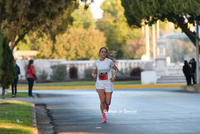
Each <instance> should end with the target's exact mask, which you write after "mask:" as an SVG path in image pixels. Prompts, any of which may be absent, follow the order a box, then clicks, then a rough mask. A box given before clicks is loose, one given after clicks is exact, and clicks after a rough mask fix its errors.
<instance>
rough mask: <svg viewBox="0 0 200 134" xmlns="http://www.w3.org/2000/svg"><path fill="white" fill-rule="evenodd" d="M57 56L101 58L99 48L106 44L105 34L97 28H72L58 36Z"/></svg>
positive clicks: (78, 58) (81, 58)
mask: <svg viewBox="0 0 200 134" xmlns="http://www.w3.org/2000/svg"><path fill="white" fill-rule="evenodd" d="M56 40H57V41H56V45H55V46H56V47H55V49H56V51H57V53H56V54H58V55H55V56H54V57H55V58H64V59H67V60H84V59H87V60H88V59H90V60H95V59H97V58H99V48H101V47H105V46H106V38H105V37H104V34H103V33H102V32H100V31H99V30H95V29H91V28H89V29H74V28H70V29H68V30H67V32H66V33H65V34H63V35H58V36H56Z"/></svg>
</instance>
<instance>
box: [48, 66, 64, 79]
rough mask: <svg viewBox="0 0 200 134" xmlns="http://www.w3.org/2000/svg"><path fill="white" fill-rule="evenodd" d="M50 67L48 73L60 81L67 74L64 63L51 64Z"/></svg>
mask: <svg viewBox="0 0 200 134" xmlns="http://www.w3.org/2000/svg"><path fill="white" fill-rule="evenodd" d="M51 69H53V72H52V75H50V77H51V79H53V80H59V81H62V80H64V79H65V77H66V75H67V70H66V66H65V65H62V64H60V65H52V66H51Z"/></svg>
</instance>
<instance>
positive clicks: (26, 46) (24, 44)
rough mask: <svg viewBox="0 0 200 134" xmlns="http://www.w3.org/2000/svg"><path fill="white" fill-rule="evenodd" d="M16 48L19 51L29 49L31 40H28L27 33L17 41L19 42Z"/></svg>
mask: <svg viewBox="0 0 200 134" xmlns="http://www.w3.org/2000/svg"><path fill="white" fill-rule="evenodd" d="M16 40H17V38H16ZM17 50H19V51H27V50H31V40H30V38H29V36H28V34H26V35H25V36H24V38H23V39H22V40H20V41H19V43H18V45H17Z"/></svg>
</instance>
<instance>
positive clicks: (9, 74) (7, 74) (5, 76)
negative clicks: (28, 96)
mask: <svg viewBox="0 0 200 134" xmlns="http://www.w3.org/2000/svg"><path fill="white" fill-rule="evenodd" d="M0 46H1V48H2V49H1V51H0V52H1V53H0V55H1V56H2V61H1V64H0V68H1V75H0V84H1V86H3V87H5V88H9V85H10V84H12V83H13V81H14V79H15V77H16V72H15V66H14V64H13V60H14V57H13V55H12V52H11V50H10V48H9V46H8V43H7V42H6V40H5V38H4V37H3V35H2V34H1V33H0Z"/></svg>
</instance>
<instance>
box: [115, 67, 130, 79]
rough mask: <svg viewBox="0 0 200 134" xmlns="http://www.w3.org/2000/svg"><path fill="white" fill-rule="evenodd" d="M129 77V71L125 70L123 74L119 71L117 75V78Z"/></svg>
mask: <svg viewBox="0 0 200 134" xmlns="http://www.w3.org/2000/svg"><path fill="white" fill-rule="evenodd" d="M127 76H129V71H128V70H127V69H125V72H124V71H123V70H119V71H118V73H117V77H127Z"/></svg>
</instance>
